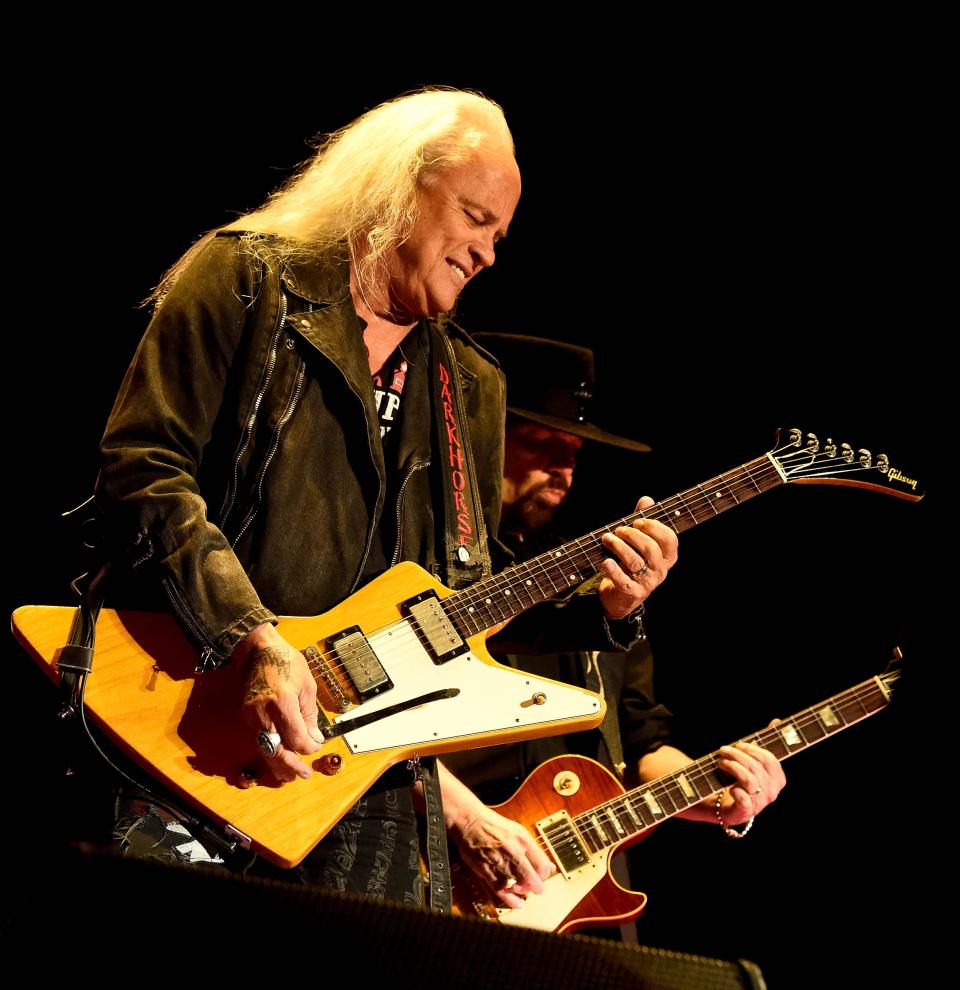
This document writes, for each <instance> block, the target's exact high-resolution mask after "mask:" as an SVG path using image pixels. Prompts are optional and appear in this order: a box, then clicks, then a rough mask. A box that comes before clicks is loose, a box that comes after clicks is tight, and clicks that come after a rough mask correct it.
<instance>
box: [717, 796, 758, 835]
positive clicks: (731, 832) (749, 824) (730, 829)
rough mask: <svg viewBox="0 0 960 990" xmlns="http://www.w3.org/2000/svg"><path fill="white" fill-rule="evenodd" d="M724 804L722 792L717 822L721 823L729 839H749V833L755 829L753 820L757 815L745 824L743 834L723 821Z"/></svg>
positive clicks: (718, 798)
mask: <svg viewBox="0 0 960 990" xmlns="http://www.w3.org/2000/svg"><path fill="white" fill-rule="evenodd" d="M722 803H723V791H721V792H720V793H719V794H718V795H717V807H716V816H717V821H718V822H720V827H721V828H722V829H723V831H724V832H725V833H726V835H727V836H728V838H731V839H745V838H746V837H747V832H749V831H750V829H752V828H753V820H754V818H755V817H756V816H755V815H751V816H750V818H749V819H748V820H747V821H746V822H745V824H744V826H743V831H742V832H738V831H737V830H736V829H735V828H734V827H733V826H732V825H728V824H727V823H726V822H725V821H724V820H723V815H721V814H720V805H721V804H722Z"/></svg>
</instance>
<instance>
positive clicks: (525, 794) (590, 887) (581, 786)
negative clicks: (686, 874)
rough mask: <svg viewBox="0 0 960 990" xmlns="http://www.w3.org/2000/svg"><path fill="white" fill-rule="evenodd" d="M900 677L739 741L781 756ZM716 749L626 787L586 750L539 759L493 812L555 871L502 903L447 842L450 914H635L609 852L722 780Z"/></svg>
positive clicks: (870, 709) (592, 919) (517, 917)
mask: <svg viewBox="0 0 960 990" xmlns="http://www.w3.org/2000/svg"><path fill="white" fill-rule="evenodd" d="M899 676H900V673H899V671H898V670H892V671H888V672H887V673H884V674H881V675H880V676H878V677H874V678H871V679H870V680H868V681H864V682H863V683H862V684H858V685H856V687H852V688H850V689H849V690H847V691H843V692H841V693H840V694H836V695H834V696H833V697H832V698H828V699H827V700H826V701H822V702H820V704H818V705H814V706H813V707H811V708H806V709H804V710H803V711H802V712H798V713H797V714H796V715H794V716H793V717H792V718H789V719H786V720H785V721H782V722H779V723H777V725H775V726H772V727H770V728H768V729H764V730H762V731H761V732H758V733H756V734H755V735H752V736H748V737H747V738H746V739H745V740H743V741H744V742H752V743H756V744H757V745H758V746H762V747H763V748H764V749H767V750H769V751H770V752H771V753H773V755H774V756H776V757H777V759H778V760H785V759H786V758H787V757H788V756H793V754H794V753H799V752H800V751H801V750H804V749H806V748H807V747H808V746H812V745H813V744H814V743H818V742H821V741H822V740H824V739H826V738H827V737H828V736H832V735H834V734H835V733H837V732H840V731H841V730H843V729H846V728H848V727H849V726H851V725H853V724H854V723H855V722H859V721H861V720H862V719H865V718H867V717H868V716H870V715H874V714H876V713H877V712H879V711H881V710H882V709H883V708H885V707H886V706H887V705H888V704H889V702H890V699H891V691H892V688H893V684H894V682H895V681H896V680H897V678H898V677H899ZM718 755H719V753H716V752H715V753H711V754H709V755H708V756H705V757H703V758H702V759H700V760H697V761H696V762H695V763H691V764H690V765H689V766H687V767H684V768H683V769H682V770H680V771H677V772H675V773H671V774H667V775H666V776H663V777H658V778H657V779H656V780H653V781H650V782H648V783H646V784H644V785H642V786H641V787H637V788H634V789H633V790H630V791H624V789H623V786H622V785H621V784H620V782H619V781H618V780H617V779H616V778H615V777H614V776H613V774H611V773H610V772H609V771H608V770H607V769H606V768H605V767H602V766H601V765H600V764H599V763H596V762H595V761H593V760H590V759H588V758H587V757H584V756H557V757H554V758H553V759H552V760H547V761H546V762H545V763H542V764H541V765H540V766H539V767H537V769H536V770H534V771H533V773H532V774H530V776H529V777H527V779H526V780H525V781H524V782H523V784H521V786H520V789H519V790H518V791H517V792H516V794H514V795H513V797H511V798H510V799H509V800H508V801H505V802H504V803H503V804H499V805H496V806H495V809H496V811H498V812H499V813H500V814H502V815H504V816H505V817H507V818H512V819H513V820H514V821H517V822H520V823H521V824H522V825H524V826H525V827H526V828H527V829H528V831H530V832H531V833H532V834H533V835H535V836H536V838H537V841H538V842H539V843H540V846H541V848H542V849H544V851H545V852H546V853H547V855H548V856H549V857H550V859H551V860H552V861H553V863H554V865H555V866H556V867H557V872H556V873H555V874H554V875H553V876H551V877H550V878H549V879H548V880H547V881H545V883H544V892H543V893H542V894H528V895H527V897H526V898H525V902H524V906H523V908H521V909H513V908H508V907H505V906H504V905H503V903H502V902H501V901H499V900H498V899H497V897H496V895H495V894H494V893H493V892H492V891H491V890H490V888H489V887H488V886H487V885H486V884H485V883H484V882H483V881H481V880H480V879H479V878H477V877H476V876H475V875H474V874H473V873H471V872H470V870H469V869H468V868H467V867H466V866H464V865H463V864H462V863H461V862H460V861H459V858H458V857H457V856H456V855H455V853H456V850H455V849H454V848H453V847H451V871H452V877H453V904H454V913H455V914H458V915H461V916H464V915H465V916H471V917H477V918H481V919H483V920H485V921H493V922H500V923H501V924H505V925H513V926H516V927H521V928H536V929H540V930H542V931H557V932H572V931H576V930H577V929H578V928H604V927H609V926H612V925H619V924H622V923H623V922H625V921H630V920H631V919H633V918H636V917H637V916H638V915H639V914H640V913H641V912H642V911H643V909H644V907H645V906H646V903H647V896H646V894H641V893H639V892H636V891H632V890H626V889H625V888H623V887H621V886H620V885H619V884H618V883H617V881H616V880H614V879H613V877H612V876H611V874H610V863H611V860H612V858H613V856H614V855H615V854H617V853H619V852H621V851H622V850H624V849H626V848H627V847H628V846H631V845H633V844H634V843H635V842H638V841H639V840H640V839H644V838H646V837H647V836H648V835H649V834H650V833H651V831H652V830H653V829H654V828H655V827H656V826H657V825H659V824H660V823H661V822H663V821H666V820H667V819H668V818H672V817H673V816H674V815H677V814H679V813H680V812H682V811H686V809H687V808H690V807H692V806H693V805H695V804H698V803H699V802H700V801H703V800H705V799H707V798H709V797H711V796H713V795H716V794H717V792H719V791H721V790H722V789H723V788H724V787H725V786H727V783H728V782H729V781H728V778H725V776H724V774H723V773H722V772H721V771H720V769H719V767H718V765H717V756H718Z"/></svg>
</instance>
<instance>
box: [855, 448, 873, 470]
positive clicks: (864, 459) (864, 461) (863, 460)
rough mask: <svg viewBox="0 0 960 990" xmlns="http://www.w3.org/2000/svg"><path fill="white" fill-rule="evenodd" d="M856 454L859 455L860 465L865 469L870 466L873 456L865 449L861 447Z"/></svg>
mask: <svg viewBox="0 0 960 990" xmlns="http://www.w3.org/2000/svg"><path fill="white" fill-rule="evenodd" d="M857 453H858V454H859V455H860V464H861V465H862V466H863V467H865V468H868V467H870V464H871V462H872V461H873V454H871V453H870V451H869V450H867V449H866V448H865V447H861V448H860V449H859V450H858V451H857Z"/></svg>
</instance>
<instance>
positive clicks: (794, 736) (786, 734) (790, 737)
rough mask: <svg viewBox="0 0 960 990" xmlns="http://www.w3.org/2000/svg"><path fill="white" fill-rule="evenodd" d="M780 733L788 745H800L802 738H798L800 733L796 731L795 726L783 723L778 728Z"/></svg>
mask: <svg viewBox="0 0 960 990" xmlns="http://www.w3.org/2000/svg"><path fill="white" fill-rule="evenodd" d="M780 735H781V736H783V741H784V742H785V743H786V744H787V745H788V746H802V745H803V740H802V739H801V738H800V733H799V732H797V729H796V726H793V725H785V726H784V727H783V728H782V729H781V730H780Z"/></svg>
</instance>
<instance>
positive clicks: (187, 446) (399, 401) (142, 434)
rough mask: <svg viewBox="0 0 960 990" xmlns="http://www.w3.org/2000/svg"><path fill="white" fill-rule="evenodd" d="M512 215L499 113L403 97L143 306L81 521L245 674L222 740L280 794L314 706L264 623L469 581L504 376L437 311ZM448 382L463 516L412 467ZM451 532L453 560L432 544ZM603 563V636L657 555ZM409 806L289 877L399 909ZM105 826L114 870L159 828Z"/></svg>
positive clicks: (486, 254)
mask: <svg viewBox="0 0 960 990" xmlns="http://www.w3.org/2000/svg"><path fill="white" fill-rule="evenodd" d="M519 195H520V174H519V170H518V168H517V164H516V161H515V158H514V150H513V140H512V137H511V135H510V131H509V129H508V128H507V125H506V121H505V119H504V117H503V113H502V111H501V110H500V108H499V107H498V106H497V105H496V104H494V103H493V102H491V101H490V100H488V99H486V98H485V97H482V96H479V95H478V94H474V93H466V92H459V91H455V90H445V89H444V90H427V91H422V92H418V93H414V94H411V95H408V96H404V97H401V98H399V99H397V100H393V101H391V102H389V103H385V104H382V105H381V106H378V107H375V108H374V109H372V110H370V111H369V112H367V113H366V114H364V115H363V116H362V117H360V118H359V119H357V120H356V121H354V122H353V123H352V124H350V125H349V126H348V127H346V128H344V129H343V130H341V131H339V132H337V133H335V134H333V135H331V136H330V138H329V139H328V140H327V141H326V142H325V143H324V144H323V145H322V146H321V147H320V149H319V150H318V151H317V153H316V155H315V156H314V157H313V158H312V159H311V160H310V161H309V162H308V163H307V164H306V166H305V167H304V168H303V169H302V171H301V172H300V173H299V174H298V175H297V176H296V177H295V178H294V179H292V180H291V181H290V182H289V183H288V184H287V185H286V186H285V187H284V188H283V189H281V190H280V191H279V192H277V193H276V194H274V195H273V196H271V197H270V198H269V199H268V201H267V202H266V204H265V205H264V206H263V207H262V208H261V209H259V210H256V211H254V212H252V213H250V214H247V215H245V216H243V217H241V218H240V219H238V220H237V221H235V222H234V223H231V224H229V225H227V226H226V227H224V228H221V229H218V230H216V231H212V232H210V233H209V234H207V235H205V236H204V237H203V238H201V239H200V240H199V241H198V242H197V243H196V244H195V245H194V246H193V247H192V248H191V249H190V250H189V251H188V252H187V253H186V254H185V255H184V257H183V258H181V259H180V261H179V262H177V263H176V264H175V265H174V266H173V268H171V269H170V271H169V272H168V273H167V275H166V276H165V277H164V278H163V280H162V281H161V283H160V285H159V286H158V288H157V290H156V293H155V302H156V310H155V313H154V316H153V319H152V320H151V323H150V326H149V327H148V329H147V331H146V334H145V336H144V338H143V341H142V342H141V344H140V347H139V349H138V351H137V354H136V357H135V358H134V361H133V363H132V365H131V366H130V369H129V371H128V372H127V376H126V378H125V380H124V383H123V386H122V388H121V390H120V393H119V395H118V398H117V401H116V404H115V406H114V409H113V412H112V414H111V417H110V420H109V422H108V425H107V429H106V432H105V435H104V438H103V442H102V447H101V452H102V471H101V478H100V482H99V486H98V500H99V502H100V504H101V505H102V506H103V508H104V510H105V512H106V514H107V518H108V520H109V522H110V524H111V531H112V533H113V538H114V542H115V546H117V547H119V550H118V551H117V554H118V555H120V554H124V555H126V559H127V560H128V561H129V563H130V569H131V571H132V573H133V574H134V575H136V576H137V577H138V579H139V581H140V583H141V584H144V585H146V586H148V587H154V588H156V587H162V588H163V590H164V592H165V593H166V598H167V600H168V604H169V607H170V608H171V609H172V611H173V612H174V614H175V615H177V616H178V618H179V619H180V620H181V623H182V625H183V627H184V629H185V630H186V631H187V632H188V633H189V634H190V635H191V637H192V639H193V640H194V641H195V642H196V644H197V646H198V648H199V650H200V657H201V661H200V662H201V666H202V667H203V668H213V667H216V666H218V665H219V664H220V663H223V662H225V661H227V660H228V659H230V660H232V662H233V663H234V664H240V665H242V666H243V669H244V672H245V678H246V690H245V695H244V700H243V717H244V718H245V719H246V722H247V723H248V725H249V727H250V732H251V734H252V735H253V736H256V738H257V740H258V742H259V745H260V748H261V749H262V750H263V752H264V755H265V757H266V758H267V762H268V765H269V767H270V769H271V771H272V774H273V776H274V777H275V778H276V779H277V780H278V781H281V782H290V781H294V780H296V778H298V777H299V778H307V777H309V776H310V775H311V773H312V770H311V767H310V766H309V765H308V764H307V762H305V761H304V759H302V756H301V754H310V753H313V752H315V751H317V750H318V749H320V748H321V744H322V741H323V739H322V736H321V735H320V733H319V731H318V727H317V719H318V709H317V706H316V700H315V699H316V683H315V682H314V679H313V676H312V674H311V672H310V670H309V667H308V665H307V661H306V659H305V658H304V655H303V654H302V653H301V652H300V651H299V650H297V649H295V648H294V647H292V646H291V645H290V644H289V643H287V642H286V641H285V640H284V639H283V638H282V637H281V636H280V635H279V633H278V632H277V630H276V629H275V623H276V621H277V620H276V616H277V614H288V615H315V614H320V613H322V612H325V611H327V610H329V609H330V608H331V607H333V606H334V605H335V604H337V603H338V602H340V601H342V600H343V599H344V598H345V597H346V596H348V595H349V594H351V593H352V592H353V591H354V590H356V589H357V588H358V587H359V586H361V585H362V584H364V583H365V582H367V581H369V580H370V579H372V578H373V577H375V576H376V575H377V574H379V573H381V572H382V571H384V570H386V569H387V568H388V567H390V566H392V565H393V564H395V563H397V562H398V561H400V560H415V561H416V562H418V563H419V564H421V565H422V566H424V567H428V568H430V569H431V570H433V571H434V573H437V574H438V575H439V576H440V578H441V580H443V581H444V582H445V583H446V584H448V585H453V586H462V585H464V584H466V583H469V582H470V581H471V580H474V579H476V578H477V577H479V576H481V575H483V574H484V573H488V572H489V569H490V560H489V554H488V547H487V538H486V534H487V533H495V532H496V529H497V523H498V518H499V511H500V481H501V464H502V457H503V421H504V406H505V402H504V385H503V377H502V375H501V374H500V373H499V371H498V370H497V368H496V366H495V363H494V362H493V361H492V360H491V359H490V357H489V355H487V354H486V353H485V352H483V351H482V350H480V349H479V348H477V347H476V346H475V345H474V344H473V343H472V341H471V340H470V338H469V337H467V335H466V334H465V333H464V332H463V331H462V330H460V329H459V328H458V327H457V326H456V325H455V324H454V323H453V322H452V321H450V320H449V318H448V317H447V316H446V315H445V314H447V313H448V312H449V311H450V310H451V309H453V307H454V306H455V304H456V301H457V299H458V297H459V295H460V292H461V291H462V290H463V287H464V286H465V285H466V284H467V283H468V282H469V281H471V280H472V279H473V278H474V277H475V276H476V275H478V274H479V273H480V272H481V271H482V270H483V269H484V268H487V267H489V266H491V265H492V264H493V263H494V258H495V252H496V244H497V241H498V240H499V239H500V238H501V237H503V236H505V235H506V233H507V229H508V227H509V224H510V221H511V219H512V217H513V213H514V210H515V208H516V205H517V201H518V198H519ZM438 369H439V370H438ZM447 369H452V370H454V374H453V375H452V376H450V372H449V370H447ZM445 374H446V375H448V376H449V378H452V379H455V385H451V388H454V392H455V394H456V396H457V399H456V403H455V405H456V417H457V418H456V426H457V429H458V430H459V431H460V433H461V434H462V436H463V438H464V441H465V442H464V443H463V445H462V448H458V451H457V454H458V456H459V452H460V450H462V451H463V452H464V456H465V457H466V459H467V461H468V462H469V463H468V464H467V466H466V467H465V468H464V473H465V474H466V475H467V476H468V477H469V478H470V492H471V494H472V498H468V499H467V502H470V503H472V505H473V508H474V511H473V512H472V514H471V513H467V514H465V515H461V513H460V511H459V510H460V508H461V503H454V502H452V501H451V500H450V498H449V497H448V489H449V486H447V488H445V487H444V485H445V483H446V481H447V479H446V478H445V477H444V473H443V472H444V470H445V468H444V465H445V463H446V461H447V458H446V453H447V452H446V451H444V452H443V453H441V452H438V451H435V450H433V449H432V448H433V446H434V442H433V441H432V440H431V436H432V435H436V432H437V429H438V428H437V427H436V426H435V424H436V420H435V419H434V414H435V412H436V408H437V401H438V400H437V398H436V395H437V380H438V375H439V376H441V377H442V376H443V375H445ZM448 380H449V379H448ZM445 384H446V383H445ZM461 393H462V394H461ZM450 453H451V456H452V454H453V451H452V450H451V452H450ZM458 529H459V533H460V535H461V536H462V535H463V534H464V533H467V534H469V537H468V538H466V539H458V540H455V541H454V540H451V533H454V534H455V533H456V531H457V530H458ZM605 542H606V544H607V547H608V549H609V551H610V553H611V555H612V556H611V559H610V560H608V561H607V563H606V564H605V565H604V568H605V570H604V573H605V577H604V582H603V585H602V586H601V589H600V592H599V594H598V596H597V601H598V603H599V605H600V606H602V610H601V609H600V608H598V615H599V616H600V617H601V618H602V617H603V616H605V617H606V618H605V619H604V622H605V623H609V625H611V626H616V624H617V623H618V622H619V620H621V619H623V618H624V617H625V616H627V615H628V614H629V613H630V612H631V611H632V610H633V609H634V608H635V607H636V606H637V605H638V604H639V603H640V602H641V601H642V600H643V599H644V598H645V597H646V596H647V595H648V594H649V593H650V592H651V591H652V590H653V588H654V587H655V586H656V585H657V584H658V583H659V582H660V581H662V580H663V578H664V576H665V575H666V571H667V569H668V567H669V566H670V565H671V564H672V563H673V561H674V560H675V558H676V541H675V538H674V537H673V535H672V533H670V531H668V530H665V529H664V528H663V527H659V528H658V527H657V524H650V525H649V526H647V527H646V528H645V529H634V528H627V529H625V530H623V531H620V532H619V535H613V534H609V535H608V537H605ZM611 634H612V633H611V629H610V628H606V629H604V630H603V635H604V636H605V637H609V636H610V635H611ZM598 635H599V633H598ZM238 714H239V713H238ZM406 777H407V778H409V774H408V773H407V774H406ZM408 784H409V780H408V779H406V780H404V779H402V778H401V775H400V773H399V772H396V773H388V774H387V775H385V777H384V778H383V779H382V780H381V781H380V782H378V784H377V785H375V786H374V787H373V788H372V789H371V791H370V793H368V794H367V795H366V796H365V797H364V798H363V799H362V800H361V801H360V802H359V803H358V804H357V806H356V807H355V808H353V809H352V810H351V812H350V813H349V814H348V815H347V816H346V817H345V818H344V819H343V821H342V822H341V823H340V824H339V825H338V826H337V827H336V828H335V829H334V830H333V832H331V833H330V835H328V836H327V838H326V839H325V840H324V841H323V842H322V843H321V844H320V846H318V847H317V849H316V850H315V851H314V854H312V855H311V856H310V857H308V859H307V860H306V861H305V862H304V864H303V866H301V867H300V872H301V874H302V875H303V876H305V877H309V878H310V879H312V880H317V881H319V882H321V883H323V884H325V885H327V886H332V887H335V888H338V889H342V890H352V891H355V892H358V893H365V894H369V895H372V896H377V897H388V898H391V899H399V900H406V901H409V902H419V900H420V892H419V890H420V888H419V878H418V870H417V856H416V836H415V825H414V821H413V814H412V805H411V796H410V788H409V786H399V785H408ZM125 810H126V812H127V814H126V816H125V820H124V821H123V822H122V825H121V826H120V827H118V834H122V835H123V837H124V841H125V842H126V843H127V845H128V847H132V845H133V843H132V841H131V840H132V837H133V836H135V835H136V833H137V831H138V830H139V829H141V828H142V827H144V823H145V822H146V820H147V819H148V818H149V815H150V814H156V812H155V811H154V812H149V811H148V812H147V813H146V814H145V813H144V811H145V809H144V807H143V806H142V804H130V805H128V806H127V807H126V809H125ZM155 824H156V823H154V825H155ZM162 846H163V843H160V844H159V845H158V846H157V848H161V847H162Z"/></svg>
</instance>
